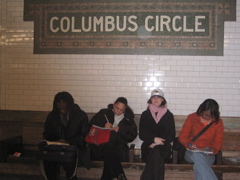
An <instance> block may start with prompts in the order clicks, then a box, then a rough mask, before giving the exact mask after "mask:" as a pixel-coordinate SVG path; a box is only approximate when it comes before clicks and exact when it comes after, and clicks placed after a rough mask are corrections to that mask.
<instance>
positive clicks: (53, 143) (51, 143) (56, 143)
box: [46, 141, 69, 146]
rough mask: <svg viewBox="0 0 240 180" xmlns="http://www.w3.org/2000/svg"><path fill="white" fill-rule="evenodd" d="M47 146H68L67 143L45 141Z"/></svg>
mask: <svg viewBox="0 0 240 180" xmlns="http://www.w3.org/2000/svg"><path fill="white" fill-rule="evenodd" d="M46 142H47V145H67V146H68V145H69V144H68V143H63V142H56V141H46Z"/></svg>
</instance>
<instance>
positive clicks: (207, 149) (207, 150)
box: [187, 147, 213, 154]
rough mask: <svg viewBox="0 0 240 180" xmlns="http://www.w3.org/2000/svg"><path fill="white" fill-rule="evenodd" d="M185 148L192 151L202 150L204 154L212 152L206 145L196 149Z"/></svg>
mask: <svg viewBox="0 0 240 180" xmlns="http://www.w3.org/2000/svg"><path fill="white" fill-rule="evenodd" d="M187 150H188V151H192V152H203V153H206V154H213V152H212V151H210V150H209V148H208V147H206V148H204V149H198V148H196V149H188V148H187Z"/></svg>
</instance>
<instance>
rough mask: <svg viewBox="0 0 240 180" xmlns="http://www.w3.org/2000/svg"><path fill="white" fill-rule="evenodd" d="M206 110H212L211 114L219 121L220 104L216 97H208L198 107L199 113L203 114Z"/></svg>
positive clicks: (199, 114)
mask: <svg viewBox="0 0 240 180" xmlns="http://www.w3.org/2000/svg"><path fill="white" fill-rule="evenodd" d="M204 111H210V114H211V116H212V117H213V118H215V120H216V123H218V121H219V118H220V112H219V105H218V103H217V101H215V100H214V99H206V100H205V101H203V103H202V104H200V106H199V107H198V109H197V115H198V116H201V115H202V114H203V112H204Z"/></svg>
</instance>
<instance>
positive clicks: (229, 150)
mask: <svg viewBox="0 0 240 180" xmlns="http://www.w3.org/2000/svg"><path fill="white" fill-rule="evenodd" d="M42 132H43V124H38V123H36V124H34V123H32V124H29V126H24V127H23V128H22V136H21V139H22V146H23V151H22V156H21V157H17V158H16V157H12V156H10V157H9V158H8V161H7V163H4V165H2V163H0V169H1V172H2V173H19V174H21V173H22V174H27V173H29V169H31V172H30V174H34V175H36V174H37V175H39V176H41V171H40V168H39V161H38V160H37V158H36V153H37V151H38V149H37V146H36V145H37V143H38V142H40V141H41V139H42ZM239 139H240V132H225V133H224V141H223V149H222V158H221V160H222V163H221V164H218V165H212V167H213V169H214V170H215V172H219V173H239V172H240V163H234V162H230V161H228V159H227V157H230V156H237V155H240V140H239ZM134 142H136V141H134ZM134 142H133V143H132V145H131V148H130V162H123V163H122V165H123V167H124V169H125V170H126V171H129V170H137V171H138V172H139V173H141V171H142V169H143V168H144V166H145V163H142V162H141V160H140V145H139V144H136V145H134ZM137 142H138V143H141V142H140V141H138V140H137ZM134 147H135V148H134ZM93 165H94V167H93V169H94V170H97V169H98V170H99V171H100V172H102V168H103V162H100V161H94V162H93ZM16 168H17V169H18V170H16ZM79 168H80V175H82V174H81V173H87V171H85V170H84V169H81V167H79ZM192 168H193V165H192V164H179V163H178V164H166V165H165V169H166V171H179V172H187V171H191V170H192ZM1 172H0V173H1Z"/></svg>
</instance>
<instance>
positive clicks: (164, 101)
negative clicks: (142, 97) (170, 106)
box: [147, 96, 167, 107]
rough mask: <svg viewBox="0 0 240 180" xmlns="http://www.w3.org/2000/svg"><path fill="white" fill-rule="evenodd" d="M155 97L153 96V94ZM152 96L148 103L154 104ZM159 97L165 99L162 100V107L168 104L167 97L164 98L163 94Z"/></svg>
mask: <svg viewBox="0 0 240 180" xmlns="http://www.w3.org/2000/svg"><path fill="white" fill-rule="evenodd" d="M152 97H153V96H152ZM152 97H150V99H149V100H148V102H147V103H148V104H152V100H151V99H152ZM158 97H160V98H162V99H163V101H162V103H161V104H160V107H164V106H165V105H166V104H167V101H166V99H165V98H164V97H162V96H158Z"/></svg>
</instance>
